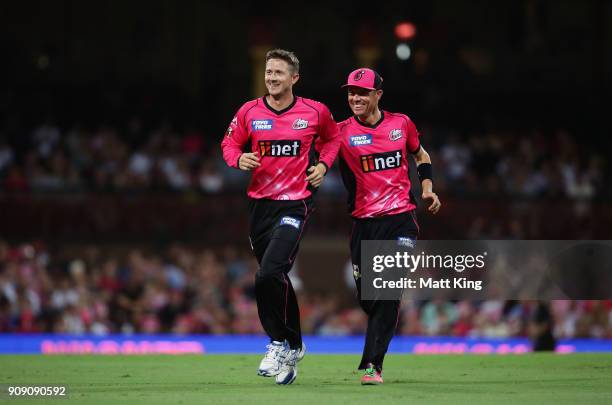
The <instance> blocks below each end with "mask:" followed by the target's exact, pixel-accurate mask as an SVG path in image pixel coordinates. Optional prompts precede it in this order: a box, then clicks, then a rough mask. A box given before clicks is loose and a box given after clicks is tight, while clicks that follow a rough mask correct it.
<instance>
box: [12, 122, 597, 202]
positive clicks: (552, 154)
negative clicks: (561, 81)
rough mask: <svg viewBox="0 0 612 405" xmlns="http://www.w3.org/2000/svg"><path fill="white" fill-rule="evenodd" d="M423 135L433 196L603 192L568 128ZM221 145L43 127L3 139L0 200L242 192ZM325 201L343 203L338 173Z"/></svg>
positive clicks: (163, 134)
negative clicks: (431, 164) (30, 194)
mask: <svg viewBox="0 0 612 405" xmlns="http://www.w3.org/2000/svg"><path fill="white" fill-rule="evenodd" d="M421 132H422V133H423V134H425V135H424V136H425V138H424V142H425V144H426V145H427V147H428V150H429V151H430V153H431V154H432V159H433V160H434V161H435V162H436V189H437V190H438V192H440V193H448V192H452V193H456V194H461V195H482V194H485V195H513V196H521V197H527V198H529V197H563V196H565V197H569V198H573V199H586V200H588V199H592V198H594V197H596V196H600V195H602V194H603V193H605V192H606V188H605V187H604V185H605V184H606V181H605V174H606V166H605V160H604V158H603V157H602V155H600V154H599V153H600V152H599V151H598V150H597V146H596V145H591V146H587V145H584V144H581V143H580V142H579V141H578V137H579V136H580V135H579V134H575V133H570V132H569V131H568V130H565V129H558V130H555V131H543V130H538V129H530V130H511V129H501V130H483V131H481V132H467V133H459V132H456V131H452V130H445V129H441V128H435V127H430V126H429V125H427V124H423V126H422V127H421ZM220 136H221V134H203V133H202V132H200V131H198V130H196V129H185V130H177V129H176V128H175V126H173V124H172V123H171V122H170V121H168V120H163V121H162V122H161V124H159V125H157V126H155V127H152V128H148V127H146V126H145V125H144V123H143V120H141V119H140V118H138V117H133V118H131V119H129V120H128V121H127V122H126V124H125V125H118V126H113V125H100V126H98V127H97V128H96V129H94V130H90V129H86V128H85V127H83V126H80V125H78V124H74V125H72V126H69V127H67V128H61V127H60V126H58V125H56V124H55V123H54V122H53V120H51V119H48V120H45V121H44V122H43V123H41V124H40V125H37V126H35V127H34V129H33V130H32V131H31V133H29V134H26V135H25V137H22V136H20V137H18V138H15V137H14V136H12V137H10V138H9V137H8V136H3V134H2V133H0V191H5V192H9V193H10V192H18V191H65V190H93V191H123V190H176V191H185V190H200V191H202V192H205V193H219V192H223V191H228V190H242V189H243V187H244V182H245V181H246V180H247V176H243V175H242V174H241V173H239V172H237V171H236V170H233V169H230V168H227V167H226V166H225V164H224V163H223V161H222V159H221V157H220V151H219V145H218V143H219V138H220ZM323 192H329V193H332V194H337V195H344V191H343V188H342V186H341V183H340V179H339V176H338V173H337V172H335V171H334V172H332V173H330V175H329V176H328V179H327V181H326V182H325V183H324V186H323Z"/></svg>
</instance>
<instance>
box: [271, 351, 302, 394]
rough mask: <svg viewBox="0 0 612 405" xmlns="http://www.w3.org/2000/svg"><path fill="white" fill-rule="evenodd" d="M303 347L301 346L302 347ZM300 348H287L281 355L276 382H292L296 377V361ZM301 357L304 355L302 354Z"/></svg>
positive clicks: (285, 383)
mask: <svg viewBox="0 0 612 405" xmlns="http://www.w3.org/2000/svg"><path fill="white" fill-rule="evenodd" d="M302 349H303V347H302ZM302 349H293V350H291V349H289V348H287V349H286V350H285V351H284V352H283V353H282V355H281V366H280V372H279V373H278V374H277V375H276V383H277V384H280V385H289V384H292V383H293V382H294V381H295V379H296V378H297V373H298V371H297V362H298V356H299V353H300V351H301V352H303V351H304V350H302ZM302 357H304V356H303V355H302Z"/></svg>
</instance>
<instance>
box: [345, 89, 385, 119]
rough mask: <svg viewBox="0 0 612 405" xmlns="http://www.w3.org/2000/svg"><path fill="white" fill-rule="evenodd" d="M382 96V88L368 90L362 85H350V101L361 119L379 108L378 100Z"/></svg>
mask: <svg viewBox="0 0 612 405" xmlns="http://www.w3.org/2000/svg"><path fill="white" fill-rule="evenodd" d="M381 96H382V90H368V89H364V88H362V87H357V86H349V87H348V103H349V107H351V110H352V111H353V114H355V116H357V117H358V118H361V119H364V120H365V119H366V118H367V117H369V116H370V115H372V114H373V113H374V112H375V111H376V109H377V108H378V102H379V101H380V97H381Z"/></svg>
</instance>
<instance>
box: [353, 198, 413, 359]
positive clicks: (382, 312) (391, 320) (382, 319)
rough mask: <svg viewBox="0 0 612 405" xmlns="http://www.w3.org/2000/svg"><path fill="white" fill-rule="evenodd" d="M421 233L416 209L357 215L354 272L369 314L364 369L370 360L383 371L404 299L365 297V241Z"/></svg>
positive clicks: (362, 304) (363, 304) (354, 229)
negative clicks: (362, 247) (362, 251)
mask: <svg viewBox="0 0 612 405" xmlns="http://www.w3.org/2000/svg"><path fill="white" fill-rule="evenodd" d="M418 235H419V226H418V223H417V220H416V215H415V212H414V210H413V211H409V212H405V213H401V214H397V215H386V216H383V217H377V218H363V219H360V218H354V219H353V231H352V233H351V261H352V263H353V269H354V270H355V271H354V272H353V275H354V276H355V283H356V285H357V299H358V300H359V304H360V305H361V308H362V309H363V310H364V311H365V313H366V314H367V315H368V327H367V331H366V340H365V345H364V348H363V355H362V357H361V362H360V363H359V369H360V370H363V369H365V368H367V366H368V363H372V364H373V365H374V367H375V368H376V369H377V370H378V371H382V366H383V361H384V359H385V354H386V353H387V349H388V348H389V343H390V342H391V339H392V338H393V335H394V334H395V329H396V328H397V324H398V321H399V308H400V301H401V300H362V299H361V270H362V267H361V241H363V240H398V239H399V238H400V237H402V238H410V239H412V240H415V241H416V239H417V237H418ZM355 266H357V267H356V268H355Z"/></svg>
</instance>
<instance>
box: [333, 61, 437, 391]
mask: <svg viewBox="0 0 612 405" xmlns="http://www.w3.org/2000/svg"><path fill="white" fill-rule="evenodd" d="M343 87H347V88H348V103H349V106H350V108H351V110H352V112H353V114H354V115H353V116H352V117H351V118H349V119H347V120H345V121H343V122H341V123H339V124H338V128H339V131H340V139H341V145H340V155H339V157H340V159H339V162H340V171H341V173H342V179H343V181H344V184H345V186H346V188H347V190H348V192H349V211H350V213H351V216H352V217H353V231H352V235H351V261H352V263H353V269H354V272H353V275H354V277H355V282H356V284H357V291H358V298H359V303H360V305H361V307H362V308H363V310H364V311H365V312H366V314H367V315H368V327H367V332H366V340H365V345H364V349H363V356H362V358H361V363H360V364H359V369H360V370H365V374H364V375H363V377H362V378H361V383H362V384H364V385H370V384H382V382H383V379H382V368H383V360H384V357H385V354H386V352H387V349H388V347H389V343H390V342H391V338H392V337H393V334H394V333H395V329H396V327H397V321H398V316H399V306H400V301H399V300H388V301H385V300H362V299H361V241H362V240H394V241H398V244H399V245H401V246H408V247H412V246H414V242H415V241H416V239H417V237H418V234H419V227H418V224H417V220H416V215H415V209H416V202H415V201H414V199H413V197H412V193H411V184H410V178H409V176H408V167H409V166H408V160H407V159H408V155H411V156H412V157H413V158H414V160H415V162H416V164H417V171H418V175H419V180H420V181H421V186H422V190H423V192H422V196H421V197H422V199H423V200H428V201H430V202H431V204H430V205H429V207H428V211H429V212H430V213H432V214H436V213H437V212H438V210H439V209H440V207H441V203H440V200H439V199H438V196H437V195H436V194H435V193H434V192H433V190H432V189H433V183H432V166H431V159H430V157H429V154H428V153H427V152H426V151H425V149H424V148H423V146H422V145H421V143H420V140H419V132H418V131H417V129H416V126H415V125H414V123H413V122H412V120H410V118H408V117H407V116H406V115H404V114H397V113H391V112H388V111H383V110H381V109H380V108H379V105H378V103H379V101H380V99H381V97H382V94H383V91H382V78H381V77H380V75H379V74H378V73H376V72H375V71H373V70H372V69H367V68H361V69H357V70H355V71H353V72H351V74H350V75H349V77H348V80H347V83H346V84H345V85H344V86H343Z"/></svg>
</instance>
